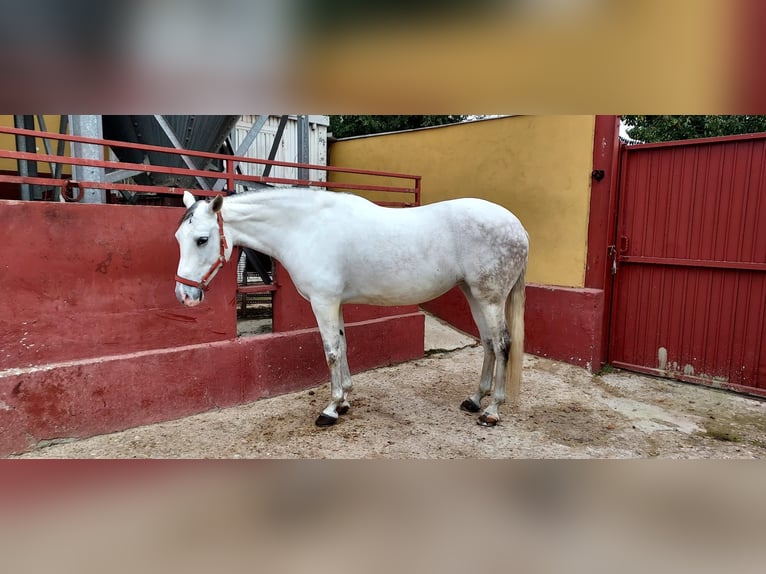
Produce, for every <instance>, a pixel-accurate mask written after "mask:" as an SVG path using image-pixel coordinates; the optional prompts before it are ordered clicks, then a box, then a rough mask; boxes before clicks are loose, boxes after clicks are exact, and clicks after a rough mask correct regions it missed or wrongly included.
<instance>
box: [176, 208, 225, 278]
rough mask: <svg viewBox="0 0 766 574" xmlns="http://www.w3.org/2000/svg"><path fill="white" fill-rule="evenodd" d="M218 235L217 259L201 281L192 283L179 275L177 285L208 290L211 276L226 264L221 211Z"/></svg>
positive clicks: (219, 211)
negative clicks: (181, 284)
mask: <svg viewBox="0 0 766 574" xmlns="http://www.w3.org/2000/svg"><path fill="white" fill-rule="evenodd" d="M217 213H218V235H219V237H220V239H221V240H220V242H219V244H220V249H219V251H218V259H216V260H215V261H214V262H213V264H212V265H211V266H210V269H208V270H207V273H205V274H204V275H203V276H202V279H200V280H199V281H192V280H191V279H187V278H186V277H181V276H180V275H176V281H178V282H179V283H183V284H184V285H188V286H190V287H196V288H197V289H202V290H203V291H207V290H208V286H209V283H210V280H211V279H212V278H213V276H214V275H215V274H216V273H217V272H218V270H219V269H220V268H221V267H223V265H224V263H226V249H227V248H228V244H227V243H226V236H225V235H224V234H223V216H221V210H218V212H217Z"/></svg>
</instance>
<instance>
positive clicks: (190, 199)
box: [184, 189, 197, 209]
mask: <svg viewBox="0 0 766 574" xmlns="http://www.w3.org/2000/svg"><path fill="white" fill-rule="evenodd" d="M196 201H197V200H196V199H194V196H193V195H192V194H191V193H189V190H188V189H185V190H184V205H185V206H186V207H187V209H188V208H189V207H191V206H192V205H194V204H195V203H196Z"/></svg>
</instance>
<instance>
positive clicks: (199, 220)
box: [176, 191, 232, 307]
mask: <svg viewBox="0 0 766 574" xmlns="http://www.w3.org/2000/svg"><path fill="white" fill-rule="evenodd" d="M183 201H184V205H185V206H186V208H187V209H186V213H185V214H184V216H183V219H181V224H180V225H179V226H178V231H176V240H177V241H178V246H179V248H180V250H181V258H180V260H179V261H178V272H177V273H176V297H177V298H178V301H179V302H181V303H182V304H183V305H186V306H187V307H193V306H194V305H198V304H200V303H201V302H202V299H203V298H204V291H205V290H206V289H207V286H208V284H209V283H210V281H211V280H212V279H213V277H214V276H215V274H216V273H217V272H218V270H219V269H220V268H221V267H223V264H224V263H225V262H226V261H227V260H228V259H229V256H230V255H231V249H232V246H231V242H229V241H227V240H226V236H225V234H224V229H223V218H222V217H221V207H222V205H223V197H222V196H220V195H219V196H218V197H216V198H215V199H213V201H196V200H195V199H194V196H193V195H192V194H191V193H189V192H188V191H184V197H183Z"/></svg>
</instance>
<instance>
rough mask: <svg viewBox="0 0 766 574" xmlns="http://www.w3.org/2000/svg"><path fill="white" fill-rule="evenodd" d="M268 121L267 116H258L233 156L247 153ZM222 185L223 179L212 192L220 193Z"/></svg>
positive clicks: (218, 181) (224, 182) (224, 181)
mask: <svg viewBox="0 0 766 574" xmlns="http://www.w3.org/2000/svg"><path fill="white" fill-rule="evenodd" d="M268 119H269V114H265V115H261V116H258V119H257V120H256V121H255V122H254V123H253V125H252V126H250V129H249V130H248V131H247V135H246V136H245V139H243V140H242V141H241V142H240V144H239V146H238V147H237V149H236V151H235V152H234V155H237V156H243V155H245V154H246V153H247V150H249V149H250V146H252V145H253V142H254V141H255V138H256V136H257V135H258V134H259V133H260V131H261V130H262V129H263V126H264V125H266V122H267V121H268ZM235 167H236V164H235ZM224 185H226V180H225V179H219V180H217V181H216V182H215V185H214V186H213V191H221V190H222V189H223V186H224ZM232 191H233V190H232Z"/></svg>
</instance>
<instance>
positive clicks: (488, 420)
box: [476, 414, 497, 427]
mask: <svg viewBox="0 0 766 574" xmlns="http://www.w3.org/2000/svg"><path fill="white" fill-rule="evenodd" d="M476 422H477V424H479V425H481V426H483V427H493V426H495V425H496V424H497V417H491V416H487V415H486V414H483V415H481V416H480V417H479V420H477V421H476Z"/></svg>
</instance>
